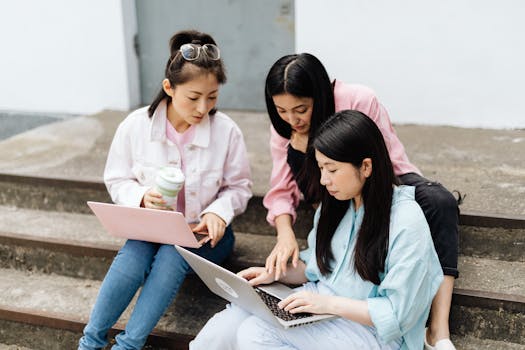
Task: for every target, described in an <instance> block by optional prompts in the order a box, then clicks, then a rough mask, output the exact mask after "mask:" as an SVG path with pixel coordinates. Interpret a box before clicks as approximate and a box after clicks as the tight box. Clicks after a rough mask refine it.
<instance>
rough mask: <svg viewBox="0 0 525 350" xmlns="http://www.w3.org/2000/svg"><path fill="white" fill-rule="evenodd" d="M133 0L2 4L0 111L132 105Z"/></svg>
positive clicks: (18, 0) (135, 97) (134, 92)
mask: <svg viewBox="0 0 525 350" xmlns="http://www.w3.org/2000/svg"><path fill="white" fill-rule="evenodd" d="M134 11H135V6H134V1H133V0H110V1H108V0H75V1H68V0H46V1H39V0H16V1H3V2H2V3H1V4H0V43H1V54H0V77H1V78H0V92H1V93H0V110H19V111H32V112H51V113H53V112H59V113H74V114H90V113H95V112H98V111H100V110H102V109H104V108H112V109H123V110H127V109H129V108H130V107H132V106H135V105H137V104H138V101H139V99H138V65H137V62H136V58H134V55H133V54H132V41H131V40H132V36H133V34H135V32H136V20H135V13H134Z"/></svg>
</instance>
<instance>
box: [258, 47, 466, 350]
mask: <svg viewBox="0 0 525 350" xmlns="http://www.w3.org/2000/svg"><path fill="white" fill-rule="evenodd" d="M265 97H266V106H267V110H268V114H269V116H270V119H271V122H272V127H271V138H270V148H271V153H272V161H273V169H272V173H271V180H270V186H271V188H270V190H269V191H268V193H267V194H266V196H265V197H264V200H263V203H264V205H265V207H266V208H267V209H268V215H267V220H268V222H270V224H272V225H274V226H275V227H276V230H277V243H276V245H275V247H274V249H273V250H272V252H271V253H270V255H269V256H268V258H267V260H266V267H267V268H268V270H269V272H273V271H274V270H275V273H276V277H277V278H278V277H279V276H280V275H281V274H285V273H286V270H287V267H286V266H287V265H286V264H287V262H288V260H289V259H291V262H292V264H293V265H295V264H297V262H298V256H299V247H298V244H297V241H296V239H295V233H294V230H293V222H294V221H295V218H296V208H297V206H298V204H299V201H300V199H301V198H303V199H304V200H305V201H306V202H307V203H312V204H315V203H318V202H319V198H317V197H315V195H314V194H313V193H309V192H308V188H309V186H310V184H311V181H310V179H311V174H309V173H308V172H307V171H305V169H304V168H303V163H304V156H305V152H306V149H307V147H308V145H309V144H310V143H311V139H312V138H313V135H315V132H316V131H317V129H318V127H319V126H320V125H321V124H322V123H323V122H324V121H325V120H326V119H327V118H328V116H330V115H332V114H333V113H334V112H335V111H340V110H343V109H354V110H358V111H360V112H362V113H364V114H366V115H367V116H368V117H370V118H371V119H372V120H373V121H374V122H375V123H376V124H377V126H378V127H379V129H380V130H381V133H382V134H383V137H384V139H385V142H386V145H387V149H388V152H389V154H390V158H391V159H392V163H393V167H394V172H395V174H396V176H398V177H399V178H400V180H401V182H402V183H404V184H407V185H412V186H415V188H416V201H417V202H418V203H419V205H420V206H421V208H422V209H423V212H424V213H425V217H426V218H427V221H428V224H429V226H430V231H431V233H432V238H433V241H434V244H435V247H436V251H437V253H438V256H439V259H440V262H441V266H442V268H443V272H444V274H445V279H444V281H443V284H442V285H441V287H440V289H439V291H438V293H437V295H436V298H435V299H434V301H433V304H432V311H431V315H430V327H429V328H428V330H427V331H426V344H425V347H426V349H433V348H434V347H435V348H436V349H439V350H454V349H455V348H454V345H453V344H452V342H451V341H450V339H449V338H450V333H449V322H448V320H449V313H450V306H451V302H452V291H453V287H454V279H455V278H457V277H458V269H457V260H458V220H459V215H458V214H459V210H458V205H457V201H456V199H455V198H454V196H453V195H452V194H451V193H450V192H449V191H448V190H447V189H445V188H444V187H443V186H442V185H440V184H439V183H436V182H433V181H429V180H427V179H425V178H424V177H423V176H422V175H421V172H420V171H419V170H418V169H417V168H416V167H415V166H414V165H413V164H412V163H410V161H409V159H408V157H407V155H406V153H405V149H404V147H403V144H402V143H401V141H400V140H399V138H398V137H397V135H396V133H395V131H394V129H393V127H392V124H391V122H390V117H389V115H388V113H387V111H386V109H385V108H384V107H383V105H381V104H380V103H379V101H378V100H377V98H376V96H375V95H374V93H373V91H372V90H370V89H369V88H367V87H364V86H361V85H351V84H345V83H343V82H341V81H337V80H334V81H333V82H332V81H330V78H329V77H328V73H327V72H326V70H325V68H324V66H323V64H322V63H321V62H320V61H319V60H318V59H317V58H316V57H315V56H313V55H310V54H307V53H303V54H294V55H286V56H283V57H281V58H280V59H279V60H277V61H276V62H275V63H274V64H273V66H272V67H271V68H270V71H269V73H268V76H267V78H266V88H265Z"/></svg>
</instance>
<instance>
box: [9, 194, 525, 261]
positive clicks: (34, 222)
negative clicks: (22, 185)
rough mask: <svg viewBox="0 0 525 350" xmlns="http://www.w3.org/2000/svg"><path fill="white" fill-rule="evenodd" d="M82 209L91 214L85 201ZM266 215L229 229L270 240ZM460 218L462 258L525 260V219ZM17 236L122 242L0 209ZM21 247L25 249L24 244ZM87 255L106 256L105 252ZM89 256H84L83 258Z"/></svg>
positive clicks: (68, 217) (254, 206) (256, 211)
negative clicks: (524, 250) (262, 236)
mask: <svg viewBox="0 0 525 350" xmlns="http://www.w3.org/2000/svg"><path fill="white" fill-rule="evenodd" d="M0 196H2V195H1V194H0ZM83 207H85V208H87V210H89V208H88V207H87V205H86V204H85V203H84V204H83ZM83 210H84V209H83ZM265 215H266V210H265V209H264V207H263V206H262V200H261V198H260V197H255V198H252V199H251V200H250V204H249V206H248V210H247V211H246V213H244V214H242V215H240V216H239V217H238V218H236V219H235V220H234V222H233V227H234V229H235V231H236V232H237V231H239V232H250V233H253V234H261V235H270V236H272V237H273V236H274V235H275V233H274V229H273V228H272V227H271V226H270V225H269V224H268V223H267V222H266V220H265ZM299 217H300V218H301V219H300V220H298V221H297V223H296V225H295V227H296V228H298V232H297V234H298V237H300V238H306V236H307V233H308V232H309V230H310V226H311V218H312V217H313V211H312V210H311V209H308V208H307V207H306V206H305V205H303V206H301V207H300V212H299ZM461 219H462V224H461V225H460V232H459V235H460V253H461V254H463V255H469V256H478V257H488V258H493V259H501V260H508V261H525V255H524V254H523V248H524V247H525V218H520V217H503V216H497V217H494V216H492V217H491V216H488V215H484V216H481V215H480V214H463V215H462V217H461ZM308 221H309V223H307V222H308ZM18 235H21V236H23V237H26V238H27V239H28V240H35V239H37V237H42V238H44V237H45V238H46V239H45V241H46V242H47V243H52V242H55V243H59V242H63V243H65V244H70V245H73V244H74V245H78V246H84V247H86V249H87V248H89V247H92V248H93V249H94V250H97V249H100V248H107V249H116V248H115V247H116V246H118V245H119V244H121V243H122V240H118V239H115V238H112V237H110V236H109V235H108V234H107V233H106V232H105V231H104V229H103V228H102V226H101V225H100V224H99V223H98V221H97V219H96V218H95V217H94V216H93V215H91V212H89V211H86V214H82V213H78V212H64V211H48V210H40V209H28V208H26V207H16V206H7V205H0V243H1V242H2V241H4V242H5V241H13V239H14V237H16V236H18ZM9 237H10V238H9ZM21 244H25V245H28V243H27V244H26V243H21ZM71 249H73V248H71ZM75 249H80V248H75ZM90 254H91V255H93V254H102V255H103V256H108V255H107V254H106V255H104V254H105V253H103V252H99V253H90ZM90 254H88V253H85V255H90Z"/></svg>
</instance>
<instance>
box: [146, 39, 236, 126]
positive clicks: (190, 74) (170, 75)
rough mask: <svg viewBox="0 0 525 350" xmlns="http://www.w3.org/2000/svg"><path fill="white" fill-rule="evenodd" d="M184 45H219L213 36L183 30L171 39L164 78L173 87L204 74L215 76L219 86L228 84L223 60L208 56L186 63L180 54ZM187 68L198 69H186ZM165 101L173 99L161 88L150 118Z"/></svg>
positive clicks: (151, 107) (151, 108)
mask: <svg viewBox="0 0 525 350" xmlns="http://www.w3.org/2000/svg"><path fill="white" fill-rule="evenodd" d="M184 44H198V45H205V44H213V45H217V44H216V43H215V40H213V38H212V37H211V35H209V34H206V33H202V32H199V31H196V30H183V31H180V32H177V33H175V34H174V35H173V36H172V37H171V39H170V44H169V45H170V57H169V58H168V62H167V63H166V68H165V69H164V78H166V79H168V80H169V82H170V85H171V86H172V87H175V86H177V85H179V84H184V83H186V82H188V81H190V80H192V79H194V78H196V77H197V76H199V75H201V74H203V73H210V74H213V75H215V77H216V78H217V81H218V82H219V84H224V83H225V82H226V70H225V68H224V64H223V62H222V59H219V60H211V59H209V58H208V56H207V55H200V56H199V57H198V58H197V59H196V60H193V61H186V60H185V59H184V58H183V57H182V55H181V54H180V52H179V49H180V47H181V46H182V45H184ZM187 66H188V67H192V68H197V69H185V67H187ZM164 99H167V100H168V103H169V102H170V101H171V97H170V96H169V95H168V94H166V92H165V91H164V89H163V88H162V86H161V88H160V91H159V92H158V94H157V96H156V97H155V99H154V100H153V102H152V103H151V105H150V106H149V108H148V115H149V116H150V118H151V116H153V113H155V110H156V109H157V107H158V106H159V103H160V102H161V101H162V100H164ZM215 112H216V109H215V108H214V109H212V110H211V111H210V112H209V114H210V115H213V114H214V113H215Z"/></svg>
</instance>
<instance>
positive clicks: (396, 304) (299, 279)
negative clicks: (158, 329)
mask: <svg viewBox="0 0 525 350" xmlns="http://www.w3.org/2000/svg"><path fill="white" fill-rule="evenodd" d="M311 145H312V147H313V148H310V149H309V152H308V157H307V160H306V162H305V167H306V168H307V169H308V170H309V171H310V173H311V174H312V175H313V176H314V178H313V179H312V184H313V182H314V181H316V182H317V183H320V185H321V186H311V187H312V188H311V190H312V191H313V192H318V194H317V195H318V196H319V198H321V205H320V207H319V208H318V209H317V211H316V213H315V217H314V227H313V229H312V231H311V232H310V234H309V236H308V248H307V249H306V250H304V251H302V252H301V254H300V258H299V260H298V262H297V264H295V266H294V265H291V264H290V265H288V269H287V273H286V275H284V274H281V275H280V277H279V278H278V279H279V280H280V281H281V282H284V283H289V284H295V285H297V284H303V286H301V287H298V288H297V289H296V291H295V293H293V294H291V295H290V296H288V297H287V298H285V299H283V300H282V301H281V302H280V303H279V307H281V308H283V309H284V310H286V311H289V312H291V313H292V314H294V313H303V312H308V313H314V314H333V315H337V316H340V317H339V318H336V319H331V320H326V321H320V322H317V323H312V324H308V325H302V326H299V327H296V328H289V329H286V330H285V329H283V328H281V327H280V326H275V325H273V324H271V323H268V322H266V321H264V320H262V319H260V318H258V317H256V316H252V315H250V314H248V313H247V312H246V311H244V310H242V309H241V308H240V307H238V306H236V305H234V304H230V305H229V306H228V307H227V309H226V310H223V311H221V312H220V313H218V314H216V315H215V316H214V317H213V318H211V319H210V320H209V321H208V323H207V324H206V325H205V326H204V328H203V329H202V330H201V332H200V333H199V334H198V335H197V337H196V338H195V340H194V341H193V342H192V343H190V349H192V350H201V349H206V350H212V349H221V350H226V349H241V350H244V349H247V350H248V349H249V350H257V349H261V350H262V349H305V350H306V349H331V350H339V349H341V350H343V349H344V350H351V349H356V350H357V349H359V350H360V349H370V350H379V349H381V350H387V349H388V350H397V349H404V350H406V349H409V350H421V349H422V348H423V342H424V340H423V339H424V334H423V331H424V327H425V321H426V319H427V317H428V313H429V310H430V304H431V302H432V298H433V296H434V294H435V293H436V291H437V290H438V288H439V285H440V283H441V281H442V280H443V273H442V272H441V267H440V264H439V260H438V257H437V255H436V252H435V250H434V246H433V243H432V237H431V236H430V230H429V227H428V224H427V222H426V220H425V216H424V214H423V212H422V210H421V208H420V207H419V205H418V204H417V203H416V201H415V200H414V194H415V189H414V187H412V186H402V185H401V186H400V185H398V179H397V177H396V176H395V174H394V170H393V167H392V162H391V161H390V157H389V154H388V150H387V148H386V145H385V142H384V140H383V137H382V135H381V132H380V130H379V128H378V127H377V126H376V124H375V123H374V122H373V121H372V120H371V119H370V118H368V117H367V116H365V115H364V114H362V113H360V112H358V111H353V110H344V111H341V112H338V113H336V114H335V115H334V116H333V117H331V118H330V119H328V120H327V121H326V123H324V124H323V125H322V126H320V128H319V130H318V133H317V136H316V137H315V139H314V140H313V142H311ZM314 168H316V169H317V171H313V169H314ZM314 174H315V175H314ZM238 274H239V275H240V276H242V277H244V278H246V279H247V280H249V281H250V284H252V285H259V284H268V283H272V282H273V281H274V280H275V279H276V274H275V270H273V271H272V272H268V270H267V269H266V268H264V267H251V268H249V269H246V270H244V271H241V272H239V273H238Z"/></svg>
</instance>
